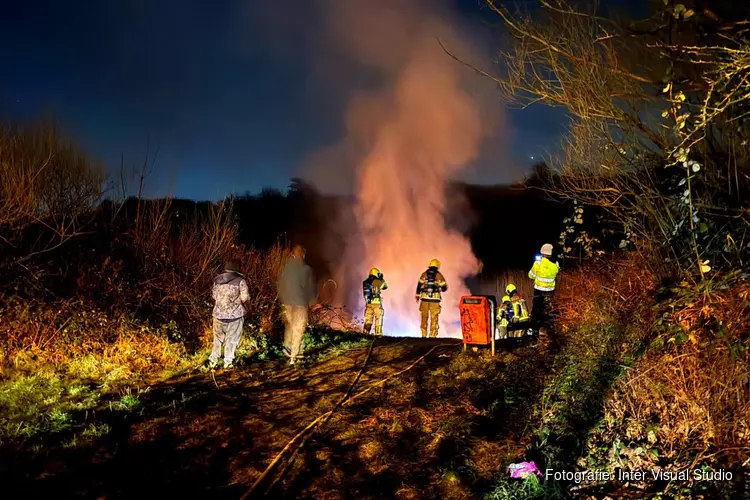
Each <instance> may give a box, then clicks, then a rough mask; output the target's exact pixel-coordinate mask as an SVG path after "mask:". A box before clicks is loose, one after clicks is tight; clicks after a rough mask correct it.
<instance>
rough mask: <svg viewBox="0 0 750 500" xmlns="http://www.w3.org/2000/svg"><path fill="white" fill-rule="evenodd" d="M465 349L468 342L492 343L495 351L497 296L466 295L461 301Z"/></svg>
mask: <svg viewBox="0 0 750 500" xmlns="http://www.w3.org/2000/svg"><path fill="white" fill-rule="evenodd" d="M459 309H460V311H461V333H462V335H463V340H464V350H466V345H467V344H473V345H487V344H491V345H492V353H493V354H494V351H495V297H492V296H488V295H465V296H463V297H461V301H460V302H459Z"/></svg>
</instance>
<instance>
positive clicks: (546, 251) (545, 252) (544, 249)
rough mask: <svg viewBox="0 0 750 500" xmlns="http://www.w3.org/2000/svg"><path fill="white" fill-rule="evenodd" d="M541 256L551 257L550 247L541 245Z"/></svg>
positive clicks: (547, 244) (546, 244)
mask: <svg viewBox="0 0 750 500" xmlns="http://www.w3.org/2000/svg"><path fill="white" fill-rule="evenodd" d="M541 253H542V255H547V256H552V245H550V244H549V243H545V244H544V245H542V252H541Z"/></svg>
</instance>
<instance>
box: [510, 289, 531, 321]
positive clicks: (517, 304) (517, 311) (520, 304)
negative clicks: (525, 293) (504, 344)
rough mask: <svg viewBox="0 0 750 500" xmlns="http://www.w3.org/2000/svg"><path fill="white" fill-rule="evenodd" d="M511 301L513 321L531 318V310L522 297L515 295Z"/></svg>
mask: <svg viewBox="0 0 750 500" xmlns="http://www.w3.org/2000/svg"><path fill="white" fill-rule="evenodd" d="M510 303H511V306H512V307H513V321H527V320H528V319H529V310H528V308H527V307H526V301H525V300H524V299H523V298H522V297H519V296H518V295H514V296H513V298H511V302H510Z"/></svg>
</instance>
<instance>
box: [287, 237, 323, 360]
mask: <svg viewBox="0 0 750 500" xmlns="http://www.w3.org/2000/svg"><path fill="white" fill-rule="evenodd" d="M317 296H318V294H317V292H316V290H315V278H314V276H313V272H312V269H311V268H310V266H308V265H307V264H305V249H304V248H302V247H301V246H300V245H297V246H295V247H294V250H292V256H291V257H290V258H289V260H288V261H287V263H286V265H285V266H284V270H283V271H282V272H281V277H280V278H279V299H280V300H281V304H282V309H283V311H284V323H285V324H286V329H285V330H284V349H285V350H286V351H287V354H288V355H289V364H291V365H293V364H294V363H295V362H296V360H297V358H299V357H301V356H302V338H303V336H304V334H305V328H306V327H307V318H308V308H309V307H310V306H311V305H313V304H314V303H315V301H316V299H317Z"/></svg>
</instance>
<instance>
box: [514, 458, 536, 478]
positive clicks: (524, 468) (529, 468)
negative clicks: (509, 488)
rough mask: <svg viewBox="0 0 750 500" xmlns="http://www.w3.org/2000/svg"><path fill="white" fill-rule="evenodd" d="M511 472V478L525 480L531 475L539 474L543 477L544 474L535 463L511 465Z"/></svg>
mask: <svg viewBox="0 0 750 500" xmlns="http://www.w3.org/2000/svg"><path fill="white" fill-rule="evenodd" d="M508 470H509V471H510V477H512V478H519V479H523V478H525V477H527V476H528V475H530V474H537V475H539V476H542V473H541V472H540V471H539V469H537V467H536V464H535V463H534V462H521V463H520V464H510V466H509V467H508Z"/></svg>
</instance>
